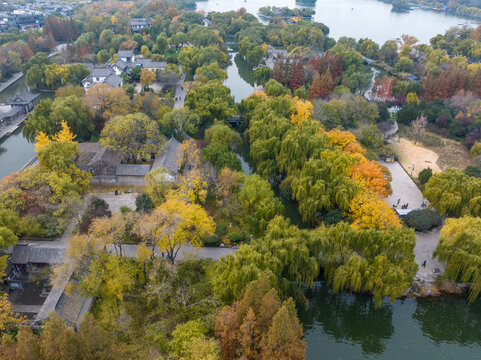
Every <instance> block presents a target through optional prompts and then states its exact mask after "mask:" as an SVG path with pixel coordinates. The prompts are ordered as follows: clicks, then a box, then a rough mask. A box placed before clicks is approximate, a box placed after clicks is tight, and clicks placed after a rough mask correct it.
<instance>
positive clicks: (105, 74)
mask: <svg viewBox="0 0 481 360" xmlns="http://www.w3.org/2000/svg"><path fill="white" fill-rule="evenodd" d="M123 82H124V80H123V79H122V78H121V77H120V76H118V75H117V74H116V72H115V70H114V69H113V68H110V67H96V68H94V69H93V70H92V72H91V73H90V74H89V75H88V76H87V77H86V78H85V79H83V80H82V85H83V87H84V89H85V91H88V89H90V88H91V87H92V86H93V85H96V84H109V85H112V86H114V87H122V85H123Z"/></svg>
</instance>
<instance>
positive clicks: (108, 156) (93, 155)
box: [76, 143, 122, 176]
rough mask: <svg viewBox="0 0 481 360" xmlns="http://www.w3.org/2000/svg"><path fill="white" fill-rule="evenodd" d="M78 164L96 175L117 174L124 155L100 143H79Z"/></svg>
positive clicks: (80, 167)
mask: <svg viewBox="0 0 481 360" xmlns="http://www.w3.org/2000/svg"><path fill="white" fill-rule="evenodd" d="M78 148H79V151H78V156H77V161H76V165H77V167H78V168H79V169H81V170H84V171H89V172H90V173H92V175H94V176H99V175H115V171H116V169H117V166H118V165H119V164H120V161H121V160H122V155H121V154H119V153H117V152H115V151H113V150H110V149H107V148H105V147H104V146H102V144H100V143H79V144H78Z"/></svg>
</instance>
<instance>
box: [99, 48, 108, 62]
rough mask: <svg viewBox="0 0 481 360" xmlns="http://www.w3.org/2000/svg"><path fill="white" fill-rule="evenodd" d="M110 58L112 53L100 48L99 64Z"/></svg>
mask: <svg viewBox="0 0 481 360" xmlns="http://www.w3.org/2000/svg"><path fill="white" fill-rule="evenodd" d="M109 59H110V54H109V52H108V51H107V50H100V51H99V52H98V53H97V62H98V63H99V64H105V63H106V62H107V61H109Z"/></svg>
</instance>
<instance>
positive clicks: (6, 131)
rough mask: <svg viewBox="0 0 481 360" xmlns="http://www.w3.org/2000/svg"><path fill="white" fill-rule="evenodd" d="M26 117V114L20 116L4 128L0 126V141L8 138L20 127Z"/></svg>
mask: <svg viewBox="0 0 481 360" xmlns="http://www.w3.org/2000/svg"><path fill="white" fill-rule="evenodd" d="M27 116H28V115H27V114H25V115H22V116H20V117H19V118H18V119H17V120H15V121H14V122H13V123H11V124H9V125H5V126H0V140H2V139H3V138H4V137H7V136H10V134H11V133H13V132H14V131H15V130H17V129H18V128H19V127H20V126H21V125H22V123H23V122H24V121H25V120H26V119H27Z"/></svg>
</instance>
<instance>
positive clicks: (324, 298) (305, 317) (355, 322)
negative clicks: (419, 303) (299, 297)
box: [299, 282, 394, 354]
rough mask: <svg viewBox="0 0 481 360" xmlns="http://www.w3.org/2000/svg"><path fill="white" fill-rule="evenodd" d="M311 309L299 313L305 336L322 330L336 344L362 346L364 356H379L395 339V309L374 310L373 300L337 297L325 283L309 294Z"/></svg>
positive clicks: (385, 305)
mask: <svg viewBox="0 0 481 360" xmlns="http://www.w3.org/2000/svg"><path fill="white" fill-rule="evenodd" d="M306 296H307V298H308V299H309V309H308V310H307V311H305V310H301V311H300V314H299V315H300V318H301V319H302V323H303V325H304V330H305V332H306V333H307V332H309V331H310V330H312V329H315V328H317V327H318V326H321V327H322V329H323V331H324V333H326V334H329V335H331V336H332V337H334V339H335V340H336V341H337V342H345V343H355V344H359V345H361V348H362V352H363V353H364V354H380V353H382V352H383V351H384V349H385V346H386V342H387V341H388V340H389V339H390V338H391V337H392V335H393V333H394V327H393V324H392V315H393V311H392V306H391V305H389V304H383V305H382V306H381V307H380V308H375V305H374V301H373V299H372V297H370V296H360V295H352V294H347V293H342V294H334V293H333V292H332V290H331V288H330V287H329V286H327V285H326V284H325V283H324V282H322V283H319V284H318V286H316V287H315V288H314V289H313V290H309V291H307V294H306Z"/></svg>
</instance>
